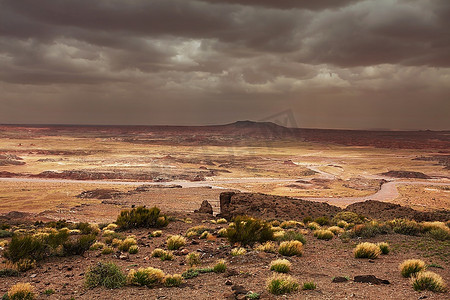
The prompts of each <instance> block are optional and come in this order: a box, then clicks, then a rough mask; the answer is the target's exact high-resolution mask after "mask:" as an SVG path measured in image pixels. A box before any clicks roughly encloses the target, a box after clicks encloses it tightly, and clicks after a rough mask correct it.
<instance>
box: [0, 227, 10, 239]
mask: <svg viewBox="0 0 450 300" xmlns="http://www.w3.org/2000/svg"><path fill="white" fill-rule="evenodd" d="M12 236H13V233H12V232H11V231H9V230H3V229H0V238H8V237H12Z"/></svg>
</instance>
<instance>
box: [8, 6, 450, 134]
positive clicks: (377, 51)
mask: <svg viewBox="0 0 450 300" xmlns="http://www.w3.org/2000/svg"><path fill="white" fill-rule="evenodd" d="M449 28H450V2H449V1H446V0H430V1H420V0H412V1H406V0H397V1H395V0H365V1H362V0H361V1H358V0H347V1H331V0H330V1H306V0H304V1H299V0H279V1H269V0H267V1H266V0H261V1H256V0H246V1H244V0H203V1H191V0H189V1H187V0H152V1H148V0H130V1H121V0H98V1H90V0H76V1H75V0H70V1H69V0H60V1H51V0H41V1H39V4H37V3H36V1H33V0H22V1H16V0H0V122H4V123H8V122H13V123H90V124H210V123H223V122H232V121H235V120H237V119H260V118H263V117H264V116H266V115H271V114H273V113H276V112H277V111H281V110H285V109H291V110H292V111H293V112H294V114H295V115H296V117H297V118H298V122H297V123H298V124H299V125H300V126H304V127H333V128H371V127H384V128H404V129H413V128H432V129H450V121H449V119H450V118H449V116H448V113H445V111H449V110H450V104H449V100H448V95H449V94H450V55H448V53H450V31H449Z"/></svg>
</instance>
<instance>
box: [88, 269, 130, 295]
mask: <svg viewBox="0 0 450 300" xmlns="http://www.w3.org/2000/svg"><path fill="white" fill-rule="evenodd" d="M84 278H85V285H86V287H87V288H94V287H97V286H103V287H106V288H108V289H117V288H120V287H122V286H123V285H124V284H125V280H126V277H125V275H124V274H123V273H122V271H121V270H120V268H119V267H118V266H117V265H116V264H114V263H112V262H98V263H97V264H96V265H95V266H91V267H89V268H88V270H87V271H86V274H85V275H84Z"/></svg>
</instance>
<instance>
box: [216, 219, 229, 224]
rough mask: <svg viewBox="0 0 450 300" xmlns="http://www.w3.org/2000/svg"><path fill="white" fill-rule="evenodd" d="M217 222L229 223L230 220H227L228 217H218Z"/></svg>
mask: <svg viewBox="0 0 450 300" xmlns="http://www.w3.org/2000/svg"><path fill="white" fill-rule="evenodd" d="M216 223H217V224H226V223H228V221H227V219H224V218H220V219H218V220H217V221H216Z"/></svg>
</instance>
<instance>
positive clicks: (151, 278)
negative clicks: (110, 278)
mask: <svg viewBox="0 0 450 300" xmlns="http://www.w3.org/2000/svg"><path fill="white" fill-rule="evenodd" d="M164 277H165V274H164V272H163V271H161V270H160V269H156V268H152V267H148V268H139V269H138V270H137V271H136V270H134V269H131V270H130V272H129V273H128V276H127V284H130V285H140V286H148V287H151V286H153V285H155V284H157V283H163V281H164Z"/></svg>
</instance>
